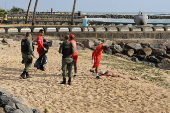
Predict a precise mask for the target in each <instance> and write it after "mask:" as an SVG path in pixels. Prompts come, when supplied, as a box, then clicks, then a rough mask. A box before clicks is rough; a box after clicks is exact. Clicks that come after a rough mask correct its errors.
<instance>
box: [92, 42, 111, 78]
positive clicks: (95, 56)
mask: <svg viewBox="0 0 170 113" xmlns="http://www.w3.org/2000/svg"><path fill="white" fill-rule="evenodd" d="M103 50H104V51H107V50H108V47H107V46H105V45H104V44H100V45H99V46H97V47H96V49H95V50H94V51H93V53H92V63H93V64H94V65H93V67H92V69H90V72H92V73H96V78H97V79H100V77H99V75H98V68H99V63H100V60H101V54H102V52H103ZM94 68H95V72H94Z"/></svg>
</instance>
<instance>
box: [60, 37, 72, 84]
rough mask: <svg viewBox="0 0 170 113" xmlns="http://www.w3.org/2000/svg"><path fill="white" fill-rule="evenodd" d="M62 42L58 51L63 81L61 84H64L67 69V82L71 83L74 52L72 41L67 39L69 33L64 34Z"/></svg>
mask: <svg viewBox="0 0 170 113" xmlns="http://www.w3.org/2000/svg"><path fill="white" fill-rule="evenodd" d="M64 40H65V41H64V42H63V43H62V44H61V45H60V48H59V53H62V54H63V56H62V71H63V74H62V75H63V81H62V82H61V84H66V75H67V69H68V76H69V80H68V84H69V85H71V77H72V67H73V58H72V54H73V53H75V50H74V47H73V45H72V43H70V41H69V35H66V36H65V38H64Z"/></svg>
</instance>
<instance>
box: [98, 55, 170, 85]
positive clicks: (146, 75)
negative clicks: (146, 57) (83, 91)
mask: <svg viewBox="0 0 170 113" xmlns="http://www.w3.org/2000/svg"><path fill="white" fill-rule="evenodd" d="M102 59H103V60H104V61H108V63H100V64H102V65H109V66H111V67H113V68H114V69H123V70H126V71H129V72H130V73H134V74H135V75H141V78H143V79H145V80H148V81H152V82H155V83H156V84H157V85H160V86H163V87H165V88H170V83H168V81H167V80H166V79H165V78H164V77H163V76H161V75H162V72H163V70H161V69H158V68H154V67H149V66H146V65H142V64H139V63H135V62H129V61H126V60H123V59H121V60H119V59H117V58H116V57H115V56H113V55H111V56H102Z"/></svg>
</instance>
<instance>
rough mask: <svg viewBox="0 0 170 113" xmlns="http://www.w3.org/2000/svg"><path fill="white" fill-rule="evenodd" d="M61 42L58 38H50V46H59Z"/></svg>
mask: <svg viewBox="0 0 170 113" xmlns="http://www.w3.org/2000/svg"><path fill="white" fill-rule="evenodd" d="M61 43H63V41H60V40H52V47H60V44H61Z"/></svg>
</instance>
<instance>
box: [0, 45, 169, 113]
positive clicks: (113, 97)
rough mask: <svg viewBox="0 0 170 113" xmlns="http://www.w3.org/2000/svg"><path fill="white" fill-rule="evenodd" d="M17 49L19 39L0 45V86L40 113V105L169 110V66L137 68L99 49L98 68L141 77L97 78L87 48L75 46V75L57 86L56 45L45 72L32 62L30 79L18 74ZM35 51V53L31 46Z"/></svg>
mask: <svg viewBox="0 0 170 113" xmlns="http://www.w3.org/2000/svg"><path fill="white" fill-rule="evenodd" d="M35 48H37V46H36V47H35ZM20 51H21V50H20V42H14V43H12V44H10V47H9V46H8V45H0V53H1V55H0V79H1V80H0V84H1V85H0V87H1V88H4V89H6V90H7V91H8V92H10V93H12V94H14V96H15V97H17V98H22V99H24V100H25V103H24V104H25V105H27V106H29V107H32V108H37V109H39V110H40V111H41V112H43V111H44V109H45V108H48V109H49V110H50V113H121V112H125V113H139V112H140V113H148V112H154V113H158V112H159V113H160V112H163V113H165V112H166V113H168V112H170V95H169V94H170V90H169V89H170V87H169V83H170V76H169V74H170V73H169V71H166V70H160V69H158V68H150V67H149V68H147V67H146V68H136V67H134V66H135V65H136V66H137V67H140V66H141V65H140V64H135V63H133V62H130V61H126V60H124V59H122V58H119V57H116V56H114V57H112V56H107V55H104V54H103V55H102V60H101V64H100V67H99V70H100V71H107V70H112V71H114V72H118V73H121V74H123V75H126V76H132V77H135V76H136V77H139V78H140V81H136V80H134V81H133V80H129V79H123V78H115V77H101V79H100V80H98V79H95V75H93V74H91V73H90V72H89V69H91V67H92V64H91V53H92V51H90V50H79V51H78V54H79V57H78V75H77V77H73V79H72V85H71V86H70V85H68V84H67V85H61V84H59V83H60V82H61V81H62V76H61V74H62V71H61V58H62V56H61V54H59V53H58V48H57V47H50V49H49V52H48V53H47V57H48V63H47V65H46V71H40V70H37V69H35V68H34V67H33V65H32V68H31V69H30V72H29V73H30V75H31V76H32V78H29V79H25V80H24V79H20V74H21V73H22V71H23V69H24V65H23V64H21V60H22V56H21V52H20ZM34 53H35V56H36V57H38V53H37V51H36V49H35V51H34ZM35 60H36V59H34V60H33V62H35ZM126 64H129V65H130V66H126ZM112 65H113V66H112ZM142 66H143V65H142ZM142 66H141V67H142ZM139 69H140V70H139ZM145 75H146V76H145ZM148 76H150V77H151V78H154V77H155V78H156V77H160V76H161V79H160V81H161V80H162V79H163V82H165V83H166V84H164V83H162V82H160V81H159V79H158V80H157V79H156V80H157V81H154V79H153V81H152V79H150V78H149V77H148ZM144 77H147V78H146V79H144ZM67 80H68V78H67ZM165 86H167V87H166V88H165Z"/></svg>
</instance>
